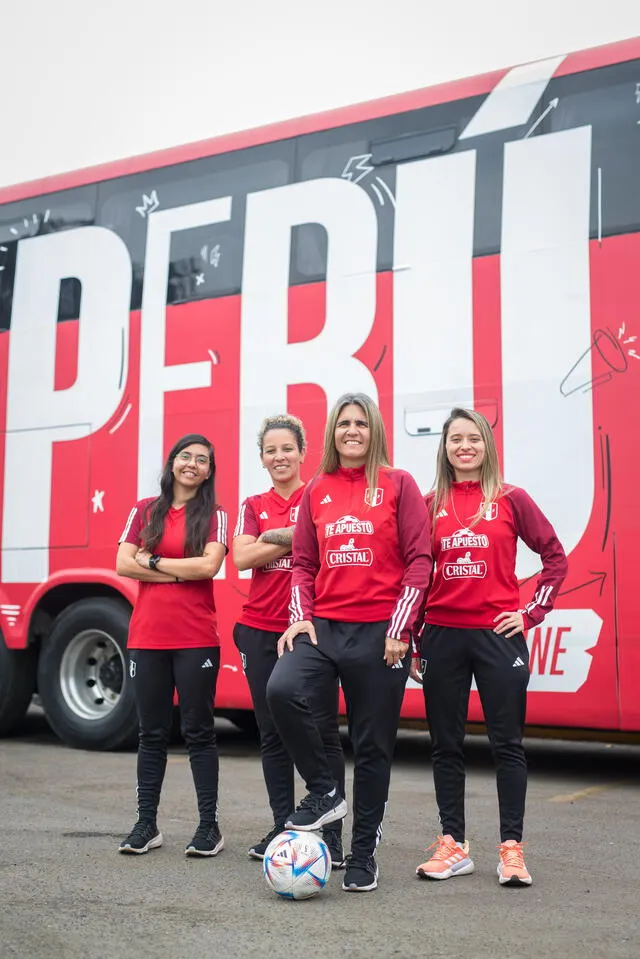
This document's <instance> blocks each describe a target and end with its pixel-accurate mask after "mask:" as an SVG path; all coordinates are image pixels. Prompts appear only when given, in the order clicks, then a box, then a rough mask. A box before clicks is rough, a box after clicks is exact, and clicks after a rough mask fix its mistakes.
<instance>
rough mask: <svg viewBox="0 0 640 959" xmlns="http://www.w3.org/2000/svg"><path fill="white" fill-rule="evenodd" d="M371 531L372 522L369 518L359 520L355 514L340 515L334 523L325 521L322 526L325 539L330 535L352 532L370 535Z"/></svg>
mask: <svg viewBox="0 0 640 959" xmlns="http://www.w3.org/2000/svg"><path fill="white" fill-rule="evenodd" d="M373 532H374V527H373V523H371V522H370V521H369V520H359V519H358V517H357V516H341V517H340V519H338V520H336V521H335V523H325V526H324V535H325V537H326V538H327V539H329V537H330V536H350V535H352V534H354V533H364V534H365V535H367V536H371V535H372V534H373Z"/></svg>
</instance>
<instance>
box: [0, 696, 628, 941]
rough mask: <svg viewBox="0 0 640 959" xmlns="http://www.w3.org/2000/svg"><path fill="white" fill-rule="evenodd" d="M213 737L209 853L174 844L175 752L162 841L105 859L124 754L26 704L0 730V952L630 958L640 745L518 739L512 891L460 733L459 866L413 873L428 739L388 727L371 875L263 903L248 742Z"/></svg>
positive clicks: (482, 751) (179, 812)
mask: <svg viewBox="0 0 640 959" xmlns="http://www.w3.org/2000/svg"><path fill="white" fill-rule="evenodd" d="M219 742H220V753H221V797H220V819H221V826H222V830H223V833H224V836H225V840H226V844H225V849H224V851H223V852H222V853H221V854H220V855H219V856H218V857H216V858H215V859H202V860H193V859H186V858H185V856H184V851H183V850H184V846H185V844H186V842H187V841H188V840H189V839H190V838H191V835H192V833H193V830H194V824H195V797H194V793H193V786H192V782H191V776H190V771H189V766H188V762H187V759H186V756H185V753H184V748H183V747H182V746H176V747H175V748H174V749H172V752H171V755H170V758H169V764H168V768H167V777H166V780H165V786H164V791H163V799H162V804H161V810H160V817H159V823H160V827H161V829H162V832H163V834H164V838H165V843H164V846H163V847H162V848H161V849H158V850H154V851H153V852H150V853H149V854H148V855H146V856H140V857H133V856H121V855H119V854H118V852H117V845H118V842H119V840H120V839H121V838H122V836H123V835H124V834H126V833H127V832H128V830H129V828H130V826H131V825H132V823H133V819H134V807H135V798H134V785H135V755H134V754H133V753H90V752H82V751H78V750H73V749H68V748H66V747H65V746H63V745H62V744H61V743H59V742H58V741H57V740H56V739H55V737H54V736H53V735H52V734H51V733H50V732H49V730H48V727H47V725H46V722H45V720H44V719H43V717H42V715H41V714H40V713H39V712H38V711H37V710H32V711H31V712H30V714H29V715H28V717H27V719H26V720H25V723H24V724H23V726H22V728H21V729H20V730H19V731H18V734H17V735H16V736H14V737H13V738H11V739H5V740H3V741H1V742H0V810H1V819H0V823H1V839H0V956H1V957H2V959H14V957H16V959H26V957H31V959H110V957H117V959H128V957H153V959H165V957H166V959H192V957H193V959H195V957H198V959H203V957H214V956H220V957H223V956H224V957H228V959H235V957H249V956H251V957H253V956H261V955H271V956H274V957H279V956H286V957H287V959H295V957H296V956H298V955H301V956H306V955H313V956H322V957H325V956H326V957H329V956H331V957H339V956H348V957H349V959H375V957H400V959H405V957H407V959H408V957H414V956H424V957H430V959H439V957H447V959H452V957H464V959H485V957H492V959H493V957H511V956H518V957H519V959H528V957H531V959H545V957H554V959H555V957H563V959H565V957H566V959H573V957H577V959H590V957H598V959H602V957H606V959H618V957H619V959H623V957H624V959H638V957H640V918H639V915H638V913H639V909H640V883H639V881H638V872H639V870H638V864H639V863H640V815H639V813H640V804H639V798H640V748H639V747H637V746H624V745H615V744H604V743H600V744H576V743H555V742H553V743H551V742H547V741H544V742H539V741H531V742H530V743H529V749H528V752H529V762H530V781H529V795H528V810H527V819H526V837H525V838H526V840H527V841H528V846H527V847H526V849H527V854H526V858H527V865H528V867H529V869H530V871H531V873H532V875H533V878H534V884H533V886H532V887H530V888H517V889H513V888H502V887H500V886H499V884H498V882H497V878H496V864H497V850H496V844H497V842H498V833H497V806H496V793H495V777H494V774H493V768H492V764H491V755H490V752H489V750H488V747H487V745H486V743H485V741H484V740H482V739H481V738H476V737H474V738H472V739H471V740H470V741H469V746H468V751H467V752H468V780H467V831H468V837H469V839H470V841H471V846H472V855H473V858H474V861H475V864H476V870H475V872H474V874H473V875H470V876H466V877H458V878H456V879H451V880H447V881H446V882H425V881H420V880H418V879H417V878H416V877H415V866H416V865H417V864H418V863H419V862H421V861H423V860H424V859H425V858H426V856H425V855H424V854H423V849H424V847H425V846H426V845H428V844H429V843H430V842H432V841H433V839H434V838H435V835H436V832H437V818H436V808H435V803H434V795H433V788H432V781H431V768H430V764H429V753H428V737H427V736H426V734H421V733H417V732H401V733H400V736H399V740H398V747H397V755H396V761H395V765H394V770H393V776H392V783H391V795H390V803H389V808H388V813H387V817H386V820H385V835H384V839H383V842H382V844H381V846H380V848H379V851H378V862H379V865H380V884H379V888H378V889H377V890H376V891H375V892H372V893H363V894H348V893H345V892H343V891H342V890H341V888H340V885H341V881H342V873H340V872H335V873H334V874H333V875H332V876H331V879H330V881H329V884H328V886H327V888H326V889H324V890H323V891H322V892H321V893H320V894H319V895H318V896H317V897H315V898H314V899H311V900H308V901H305V902H292V901H287V900H283V899H280V898H278V897H276V896H275V895H274V893H273V892H272V891H271V890H270V889H269V888H268V887H267V885H266V883H265V881H264V878H263V876H262V867H261V864H260V863H256V862H253V861H251V860H249V859H248V857H247V849H248V848H249V846H250V845H251V844H252V843H253V842H255V841H256V840H257V839H259V838H260V837H261V836H262V835H263V834H264V833H265V832H266V831H267V829H268V828H269V817H268V809H267V803H266V797H265V791H264V786H263V782H262V775H261V767H260V762H259V753H258V749H257V746H256V744H255V742H254V740H253V738H252V737H251V736H247V735H246V734H243V733H240V732H239V731H238V730H236V729H235V728H234V727H232V726H230V725H229V724H227V723H224V722H221V723H220V725H219ZM345 745H346V746H347V747H348V743H347V741H346V739H345ZM350 772H351V761H350V759H349V773H350ZM349 780H350V775H349ZM346 823H347V830H348V829H349V828H350V817H348V818H347V820H346Z"/></svg>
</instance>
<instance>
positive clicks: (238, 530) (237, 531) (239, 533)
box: [233, 503, 247, 537]
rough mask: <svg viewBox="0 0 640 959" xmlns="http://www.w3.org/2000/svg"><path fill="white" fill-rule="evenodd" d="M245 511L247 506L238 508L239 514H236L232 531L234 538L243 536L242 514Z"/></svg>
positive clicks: (243, 505) (244, 504)
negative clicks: (236, 518)
mask: <svg viewBox="0 0 640 959" xmlns="http://www.w3.org/2000/svg"><path fill="white" fill-rule="evenodd" d="M246 511H247V504H246V503H243V504H242V506H241V507H240V512H239V513H238V522H237V523H236V528H235V529H234V531H233V535H234V537H235V536H244V514H245V513H246Z"/></svg>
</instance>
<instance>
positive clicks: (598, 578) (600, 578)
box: [558, 569, 607, 596]
mask: <svg viewBox="0 0 640 959" xmlns="http://www.w3.org/2000/svg"><path fill="white" fill-rule="evenodd" d="M589 575H590V576H594V577H595V578H594V579H589V580H587V582H586V583H580V584H579V585H578V586H572V587H571V589H565V590H563V591H562V592H561V593H558V596H568V595H569V593H575V592H577V591H578V590H579V589H584V587H585V586H593V584H594V583H600V590H599V592H598V596H602V590H603V589H604V583H605V580H606V578H607V574H606V573H596V572H595V570H592V569H590V570H589Z"/></svg>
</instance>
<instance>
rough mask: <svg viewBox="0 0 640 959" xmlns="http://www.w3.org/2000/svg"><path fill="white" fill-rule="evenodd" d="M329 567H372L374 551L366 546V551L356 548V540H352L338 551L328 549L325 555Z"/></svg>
mask: <svg viewBox="0 0 640 959" xmlns="http://www.w3.org/2000/svg"><path fill="white" fill-rule="evenodd" d="M325 559H326V562H327V566H330V567H332V568H333V567H335V566H371V564H372V563H373V550H372V549H369V547H368V546H365V547H364V549H361V548H359V547H356V545H355V540H354V539H353V538H351V539H350V540H349V542H348V543H343V544H342V546H340V547H338V549H328V550H327V552H326V554H325Z"/></svg>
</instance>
